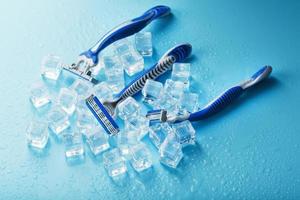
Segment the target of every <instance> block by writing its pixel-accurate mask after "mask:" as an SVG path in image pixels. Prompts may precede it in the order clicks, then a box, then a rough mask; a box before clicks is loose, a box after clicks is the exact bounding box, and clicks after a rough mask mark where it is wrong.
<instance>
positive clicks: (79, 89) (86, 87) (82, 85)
mask: <svg viewBox="0 0 300 200" xmlns="http://www.w3.org/2000/svg"><path fill="white" fill-rule="evenodd" d="M70 89H72V90H74V91H75V92H76V93H77V95H82V96H85V97H87V96H88V95H90V93H91V89H92V85H91V83H89V82H88V81H84V80H81V79H77V80H76V81H75V82H74V83H73V84H72V85H71V88H70Z"/></svg>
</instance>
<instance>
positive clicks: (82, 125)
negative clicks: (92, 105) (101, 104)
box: [76, 110, 95, 135]
mask: <svg viewBox="0 0 300 200" xmlns="http://www.w3.org/2000/svg"><path fill="white" fill-rule="evenodd" d="M94 125H95V118H94V116H93V115H92V113H91V112H90V111H89V110H84V111H79V112H77V121H76V126H77V128H78V130H79V132H80V133H82V134H84V135H87V134H88V133H86V131H87V129H91V128H93V126H94Z"/></svg>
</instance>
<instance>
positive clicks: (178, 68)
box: [171, 63, 191, 85]
mask: <svg viewBox="0 0 300 200" xmlns="http://www.w3.org/2000/svg"><path fill="white" fill-rule="evenodd" d="M190 69H191V64H190V63H175V64H174V65H173V69H172V75H171V79H172V80H173V81H180V82H183V83H184V84H186V85H189V77H190Z"/></svg>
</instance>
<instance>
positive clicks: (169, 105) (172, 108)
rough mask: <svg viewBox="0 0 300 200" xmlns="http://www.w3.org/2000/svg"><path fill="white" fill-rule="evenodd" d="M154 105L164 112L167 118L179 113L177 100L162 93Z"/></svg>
mask: <svg viewBox="0 0 300 200" xmlns="http://www.w3.org/2000/svg"><path fill="white" fill-rule="evenodd" d="M155 105H156V106H157V107H156V108H158V109H164V110H166V111H167V113H168V116H174V115H177V114H178V111H179V106H178V99H176V98H174V97H173V96H172V95H171V94H169V93H167V92H164V93H163V95H161V96H160V98H159V99H158V100H157V103H156V104H155Z"/></svg>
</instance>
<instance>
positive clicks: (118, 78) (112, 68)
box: [103, 56, 124, 93]
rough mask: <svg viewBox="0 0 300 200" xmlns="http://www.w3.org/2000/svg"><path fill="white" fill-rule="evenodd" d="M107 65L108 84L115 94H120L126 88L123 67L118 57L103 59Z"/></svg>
mask: <svg viewBox="0 0 300 200" xmlns="http://www.w3.org/2000/svg"><path fill="white" fill-rule="evenodd" d="M103 62H104V64H105V76H106V83H107V84H108V85H109V87H110V88H111V90H112V91H113V93H118V92H120V91H121V90H122V89H123V88H124V70H123V65H122V63H121V62H120V60H119V58H118V57H117V56H107V57H103Z"/></svg>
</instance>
